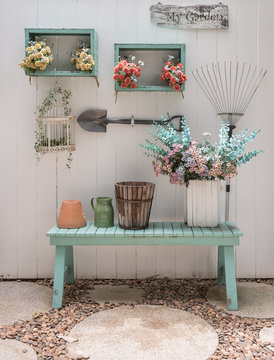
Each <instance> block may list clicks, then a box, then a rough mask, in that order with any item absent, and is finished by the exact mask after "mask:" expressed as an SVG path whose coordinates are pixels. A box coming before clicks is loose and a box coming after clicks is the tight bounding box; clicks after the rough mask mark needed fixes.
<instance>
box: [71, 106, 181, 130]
mask: <svg viewBox="0 0 274 360" xmlns="http://www.w3.org/2000/svg"><path fill="white" fill-rule="evenodd" d="M167 115H168V118H167V119H163V120H155V121H154V120H145V119H141V120H138V119H134V116H133V115H132V116H131V118H130V119H119V118H117V119H109V118H107V110H96V109H93V110H87V111H85V112H83V113H82V114H81V115H79V116H78V118H77V122H78V124H79V125H80V126H81V128H82V129H84V130H87V131H93V132H106V131H107V124H130V125H132V126H133V125H135V124H137V125H151V124H153V123H154V122H155V123H158V124H162V125H166V124H167V123H169V122H171V121H172V120H177V121H176V124H175V128H176V130H177V131H181V118H182V115H174V116H171V117H170V116H169V114H167Z"/></svg>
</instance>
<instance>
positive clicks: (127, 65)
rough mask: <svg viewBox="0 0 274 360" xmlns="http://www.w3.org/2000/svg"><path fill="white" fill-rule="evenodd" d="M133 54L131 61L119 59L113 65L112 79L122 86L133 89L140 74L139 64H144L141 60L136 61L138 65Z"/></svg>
mask: <svg viewBox="0 0 274 360" xmlns="http://www.w3.org/2000/svg"><path fill="white" fill-rule="evenodd" d="M134 60H135V56H132V57H131V62H127V61H126V60H124V59H121V60H120V61H119V62H118V63H117V64H116V65H115V66H114V75H113V79H114V80H115V81H116V82H117V83H118V85H119V86H121V87H122V88H130V89H135V88H136V86H137V78H138V77H140V75H141V66H142V65H144V63H143V62H142V61H138V65H136V64H135V62H134Z"/></svg>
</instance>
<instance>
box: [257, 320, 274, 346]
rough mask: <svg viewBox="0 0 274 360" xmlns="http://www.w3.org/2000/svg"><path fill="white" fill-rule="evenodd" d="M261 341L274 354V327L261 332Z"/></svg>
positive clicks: (263, 329)
mask: <svg viewBox="0 0 274 360" xmlns="http://www.w3.org/2000/svg"><path fill="white" fill-rule="evenodd" d="M260 339H261V340H262V342H263V344H264V345H265V346H267V347H268V349H270V350H272V351H273V352H274V326H271V327H264V328H262V329H261V331H260Z"/></svg>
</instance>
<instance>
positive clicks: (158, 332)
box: [67, 305, 218, 360]
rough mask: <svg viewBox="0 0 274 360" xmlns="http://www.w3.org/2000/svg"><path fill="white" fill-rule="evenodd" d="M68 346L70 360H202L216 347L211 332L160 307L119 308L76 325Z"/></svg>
mask: <svg viewBox="0 0 274 360" xmlns="http://www.w3.org/2000/svg"><path fill="white" fill-rule="evenodd" d="M70 336H71V337H74V338H77V339H79V342H76V343H71V344H68V345H67V347H68V350H69V353H70V354H71V355H72V356H73V357H76V358H77V357H79V356H82V354H87V355H89V356H90V358H92V359H93V360H105V359H108V360H125V359H132V360H133V359H136V360H137V359H138V360H166V359H169V360H175V359H176V360H177V359H179V358H180V359H184V360H203V359H208V357H209V356H211V355H213V354H214V352H215V350H216V348H217V346H218V335H217V333H216V331H215V330H214V328H212V326H210V325H209V324H208V323H207V322H206V321H204V320H202V319H201V318H199V317H198V316H195V315H193V314H190V313H188V312H186V311H182V310H177V309H170V308H167V307H160V306H148V305H145V306H143V305H137V306H134V307H129V306H121V307H119V308H116V309H112V310H107V311H103V312H100V313H97V314H94V315H91V316H89V317H88V318H86V319H85V320H83V321H82V322H81V323H79V324H78V325H76V326H75V327H74V328H73V329H72V331H71V332H70Z"/></svg>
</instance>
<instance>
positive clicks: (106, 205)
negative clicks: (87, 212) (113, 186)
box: [90, 196, 114, 228]
mask: <svg viewBox="0 0 274 360" xmlns="http://www.w3.org/2000/svg"><path fill="white" fill-rule="evenodd" d="M94 200H96V206H95V207H94V204H93V201H94ZM111 201H112V198H111V197H103V196H101V197H98V198H92V199H91V201H90V202H91V207H92V209H93V210H94V225H95V226H96V227H101V228H107V227H111V226H114V211H113V207H112V203H111Z"/></svg>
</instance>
